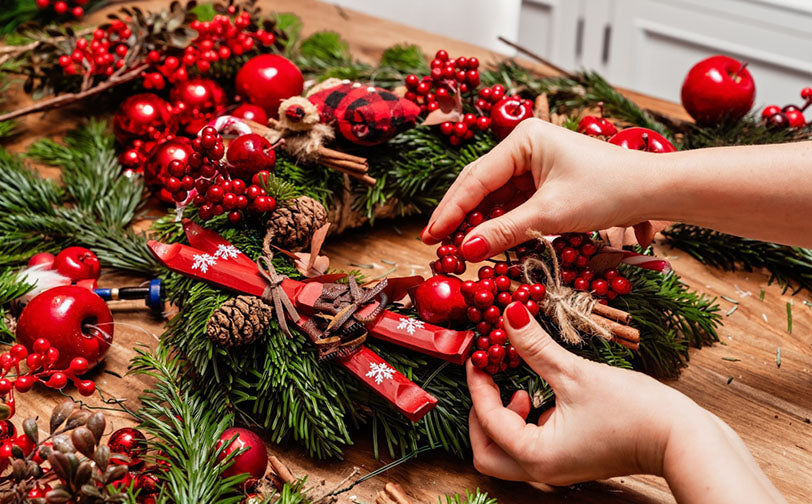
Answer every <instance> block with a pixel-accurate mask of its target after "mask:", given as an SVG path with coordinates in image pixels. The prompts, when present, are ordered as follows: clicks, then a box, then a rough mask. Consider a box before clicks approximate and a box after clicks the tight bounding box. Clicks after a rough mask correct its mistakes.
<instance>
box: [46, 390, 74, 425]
mask: <svg viewBox="0 0 812 504" xmlns="http://www.w3.org/2000/svg"><path fill="white" fill-rule="evenodd" d="M73 408H74V405H73V401H72V400H71V399H66V400H65V401H63V402H62V404H60V405H58V406H56V407H55V408H54V410H53V412H52V413H51V421H50V429H51V430H50V433H51V434H53V433H54V432H56V429H58V428H59V426H60V425H62V423H64V422H65V419H67V418H68V416H70V414H71V413H72V412H73Z"/></svg>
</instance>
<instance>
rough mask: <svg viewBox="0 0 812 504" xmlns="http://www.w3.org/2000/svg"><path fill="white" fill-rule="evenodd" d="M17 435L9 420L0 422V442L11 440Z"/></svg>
mask: <svg viewBox="0 0 812 504" xmlns="http://www.w3.org/2000/svg"><path fill="white" fill-rule="evenodd" d="M16 435H17V429H16V427H14V424H13V423H11V420H3V421H1V422H0V441H5V440H6V439H11V438H13V437H14V436H16Z"/></svg>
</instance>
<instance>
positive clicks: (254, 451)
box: [217, 427, 268, 480]
mask: <svg viewBox="0 0 812 504" xmlns="http://www.w3.org/2000/svg"><path fill="white" fill-rule="evenodd" d="M234 436H237V438H236V439H235V440H234V441H233V442H232V443H231V444H230V445H229V446H227V447H226V449H225V450H223V451H222V452H221V453H220V456H219V457H217V460H218V461H219V460H223V459H224V458H226V456H227V455H228V454H230V453H231V452H234V451H237V450H240V449H242V448H246V447H247V448H248V450H246V451H245V452H243V453H241V454H240V455H237V456H236V457H234V458H233V459H232V460H233V462H234V463H233V464H231V466H230V467H229V468H228V469H226V470H225V471H224V472H223V477H228V476H234V475H236V474H243V473H248V474H250V475H251V477H252V478H253V479H257V480H258V479H260V478H262V477H263V476H264V475H265V469H266V468H267V467H268V450H267V449H266V448H265V443H264V442H263V441H262V439H261V438H260V437H259V436H257V435H256V434H254V433H253V432H252V431H250V430H248V429H242V428H240V427H232V428H230V429H226V431H225V432H223V435H222V436H220V439H219V440H218V441H217V448H219V447H220V445H222V444H223V443H225V442H228V440H229V439H231V438H233V437H234Z"/></svg>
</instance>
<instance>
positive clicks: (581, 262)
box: [574, 254, 589, 268]
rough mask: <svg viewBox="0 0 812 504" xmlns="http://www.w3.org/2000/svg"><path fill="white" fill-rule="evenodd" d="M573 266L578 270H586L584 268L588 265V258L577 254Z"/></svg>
mask: <svg viewBox="0 0 812 504" xmlns="http://www.w3.org/2000/svg"><path fill="white" fill-rule="evenodd" d="M574 264H575V266H577V267H578V268H586V266H587V265H588V264H589V258H588V257H587V256H585V255H581V254H578V257H576V258H575V261H574Z"/></svg>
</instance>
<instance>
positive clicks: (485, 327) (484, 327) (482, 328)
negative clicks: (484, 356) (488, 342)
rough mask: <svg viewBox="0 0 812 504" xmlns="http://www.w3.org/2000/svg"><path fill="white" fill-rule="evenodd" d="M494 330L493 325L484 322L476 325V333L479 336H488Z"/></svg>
mask: <svg viewBox="0 0 812 504" xmlns="http://www.w3.org/2000/svg"><path fill="white" fill-rule="evenodd" d="M492 328H493V326H492V325H491V324H489V323H487V322H486V321H484V320H483V321H481V322H479V323H477V325H476V331H477V332H478V333H479V334H488V333H489V332H491V329H492Z"/></svg>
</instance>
